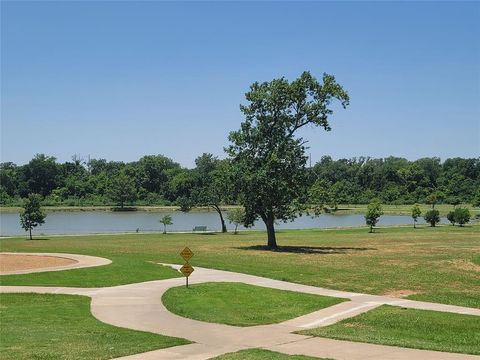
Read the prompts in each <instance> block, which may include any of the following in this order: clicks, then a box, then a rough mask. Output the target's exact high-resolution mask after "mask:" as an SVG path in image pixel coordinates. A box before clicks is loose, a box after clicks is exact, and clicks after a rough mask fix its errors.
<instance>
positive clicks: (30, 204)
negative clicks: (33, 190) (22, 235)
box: [20, 194, 46, 240]
mask: <svg viewBox="0 0 480 360" xmlns="http://www.w3.org/2000/svg"><path fill="white" fill-rule="evenodd" d="M41 201H42V196H41V195H39V194H29V195H28V198H27V199H26V200H25V202H24V204H23V211H22V212H21V213H20V224H21V225H22V228H23V229H24V230H25V231H28V232H29V235H30V240H32V229H33V228H34V227H36V226H38V225H41V224H43V223H44V222H45V217H46V215H45V213H44V212H43V211H42V208H41Z"/></svg>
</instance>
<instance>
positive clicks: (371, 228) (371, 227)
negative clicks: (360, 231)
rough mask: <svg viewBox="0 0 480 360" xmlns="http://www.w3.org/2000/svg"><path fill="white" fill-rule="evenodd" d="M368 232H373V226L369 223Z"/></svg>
mask: <svg viewBox="0 0 480 360" xmlns="http://www.w3.org/2000/svg"><path fill="white" fill-rule="evenodd" d="M369 232H370V233H373V226H372V225H370V231H369Z"/></svg>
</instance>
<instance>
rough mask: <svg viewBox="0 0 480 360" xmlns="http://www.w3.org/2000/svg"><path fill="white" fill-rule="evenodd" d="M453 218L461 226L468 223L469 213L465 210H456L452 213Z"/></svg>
mask: <svg viewBox="0 0 480 360" xmlns="http://www.w3.org/2000/svg"><path fill="white" fill-rule="evenodd" d="M453 217H454V219H455V222H457V223H458V224H459V225H460V226H463V225H464V224H466V223H468V222H469V221H470V211H468V209H467V208H456V209H455V211H454V212H453Z"/></svg>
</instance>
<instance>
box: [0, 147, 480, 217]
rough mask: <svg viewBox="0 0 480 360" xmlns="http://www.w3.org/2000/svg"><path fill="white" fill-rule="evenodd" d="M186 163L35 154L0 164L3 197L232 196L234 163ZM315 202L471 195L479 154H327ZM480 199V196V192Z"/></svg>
mask: <svg viewBox="0 0 480 360" xmlns="http://www.w3.org/2000/svg"><path fill="white" fill-rule="evenodd" d="M195 164H196V166H195V168H193V169H186V168H183V167H181V166H180V165H179V164H178V163H176V162H174V161H173V160H171V159H169V158H167V157H165V156H162V155H149V156H144V157H142V158H141V159H140V160H138V161H135V162H130V163H124V162H118V161H106V160H104V159H100V160H97V159H92V160H89V161H88V162H86V161H83V160H81V159H79V158H78V157H74V158H73V160H72V161H69V162H65V163H58V162H57V161H56V160H55V158H53V157H50V156H46V155H43V154H40V155H36V156H35V157H34V158H33V159H32V160H31V161H30V162H29V163H28V164H25V165H21V166H17V165H15V164H13V163H2V164H0V204H2V205H20V204H21V199H22V198H26V197H27V196H28V194H30V193H37V194H40V195H42V197H43V204H44V205H71V206H75V205H119V206H124V205H126V204H128V205H133V204H137V205H179V206H182V207H184V208H188V207H190V206H194V205H198V204H201V203H203V205H209V204H208V203H209V202H210V203H215V204H218V205H220V204H235V203H236V196H235V191H234V187H233V186H231V185H232V184H231V183H227V182H231V179H229V178H228V167H229V164H228V162H227V161H226V160H219V159H217V158H216V157H214V156H213V155H211V154H203V155H201V156H199V157H198V158H197V159H196V161H195ZM309 173H310V189H311V190H310V193H309V194H308V195H309V198H310V200H309V201H310V202H311V203H317V204H320V205H321V207H325V206H328V207H330V208H335V207H336V206H337V205H338V204H365V203H369V202H371V201H372V200H373V199H380V200H381V201H382V202H383V203H387V204H413V203H425V202H432V201H435V202H437V203H448V204H454V205H455V204H459V203H474V202H475V199H476V197H477V198H478V196H479V195H478V193H479V190H480V159H478V158H477V159H475V158H473V159H463V158H452V159H446V160H445V161H444V162H441V161H440V159H439V158H423V159H419V160H416V161H408V160H406V159H403V158H397V157H388V158H384V159H371V158H364V157H360V158H352V159H340V160H333V159H332V158H331V157H329V156H325V157H323V158H322V159H321V160H320V161H319V162H317V163H316V164H315V165H314V166H313V167H312V168H311V169H309ZM477 201H478V199H477Z"/></svg>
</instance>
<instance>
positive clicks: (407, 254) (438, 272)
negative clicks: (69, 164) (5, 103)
mask: <svg viewBox="0 0 480 360" xmlns="http://www.w3.org/2000/svg"><path fill="white" fill-rule="evenodd" d="M479 238H480V226H478V225H476V226H465V227H453V226H441V227H437V228H430V227H425V226H424V227H420V228H418V229H416V230H414V229H413V228H410V227H390V228H382V229H379V230H377V232H376V233H375V234H369V233H368V229H366V228H359V229H336V230H324V229H314V230H289V231H286V230H284V231H280V232H278V243H279V245H280V246H281V248H280V249H279V251H275V252H272V251H269V250H267V249H266V248H265V247H264V244H265V242H266V234H265V232H254V231H252V232H242V233H240V234H239V235H233V234H231V233H228V234H213V235H202V234H167V235H162V234H148V235H146V234H128V235H101V236H63V237H62V236H59V237H53V236H52V237H49V238H48V239H46V240H33V241H28V240H25V238H23V237H22V238H14V239H1V240H0V249H1V250H2V251H25V252H66V253H76V254H86V255H94V256H102V257H106V258H109V259H111V260H113V263H112V264H111V265H107V266H102V267H97V268H88V269H78V270H69V271H59V272H50V273H49V272H46V273H38V274H25V275H7V276H1V277H0V281H1V283H2V284H4V285H51V286H53V285H58V286H78V287H100V286H113V285H119V284H127V283H134V282H139V281H148V280H154V279H163V278H167V277H174V276H178V273H176V272H174V271H173V270H171V269H168V268H163V267H161V266H159V265H156V264H155V263H158V262H166V263H182V262H183V259H182V258H181V257H180V256H179V252H180V251H181V250H182V249H183V247H184V246H185V245H188V246H189V247H190V248H191V249H192V250H193V252H194V253H195V255H194V257H193V259H192V260H191V261H192V265H193V266H194V267H195V266H204V267H210V268H216V269H222V270H230V271H237V272H242V273H248V274H252V275H259V276H265V277H268V278H273V279H278V280H285V281H291V282H296V283H302V284H307V285H313V286H321V287H327V288H331V289H338V290H346V291H355V292H364V293H369V294H387V295H393V296H400V295H402V294H411V297H413V298H415V299H420V300H426V301H434V302H443V303H448V304H456V305H463V306H469V307H480V276H479V274H480V264H479V262H478V256H479V254H480V241H479V240H478V239H479ZM194 276H195V273H193V275H192V277H194Z"/></svg>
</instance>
